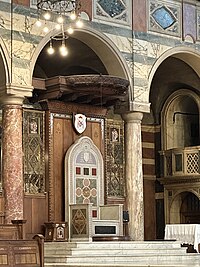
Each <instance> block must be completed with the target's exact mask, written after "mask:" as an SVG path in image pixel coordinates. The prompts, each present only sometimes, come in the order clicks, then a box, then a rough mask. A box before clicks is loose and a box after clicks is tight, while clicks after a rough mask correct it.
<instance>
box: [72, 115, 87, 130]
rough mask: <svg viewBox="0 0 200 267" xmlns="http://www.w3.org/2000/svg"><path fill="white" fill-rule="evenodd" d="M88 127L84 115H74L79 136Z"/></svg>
mask: <svg viewBox="0 0 200 267" xmlns="http://www.w3.org/2000/svg"><path fill="white" fill-rule="evenodd" d="M86 127H87V118H86V116H85V115H83V114H75V115H74V128H75V129H76V131H77V132H78V133H79V134H82V133H83V132H84V131H85V129H86Z"/></svg>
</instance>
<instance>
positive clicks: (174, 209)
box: [169, 188, 200, 224]
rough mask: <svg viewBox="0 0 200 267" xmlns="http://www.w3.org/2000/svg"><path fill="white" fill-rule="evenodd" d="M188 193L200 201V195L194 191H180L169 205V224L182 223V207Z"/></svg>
mask: <svg viewBox="0 0 200 267" xmlns="http://www.w3.org/2000/svg"><path fill="white" fill-rule="evenodd" d="M187 193H192V194H193V195H195V196H196V197H197V198H198V199H199V200H200V195H199V194H197V192H196V191H195V190H193V189H189V188H188V189H187V190H178V191H177V192H176V194H175V195H174V196H173V198H172V200H171V203H170V205H169V222H170V223H171V224H176V223H179V224H180V223H181V213H180V210H181V205H182V203H183V196H185V194H187Z"/></svg>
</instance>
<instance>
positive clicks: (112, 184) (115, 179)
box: [106, 119, 125, 197]
mask: <svg viewBox="0 0 200 267" xmlns="http://www.w3.org/2000/svg"><path fill="white" fill-rule="evenodd" d="M106 157H107V164H106V165H107V170H106V182H107V196H108V197H124V195H125V179H124V177H125V175H124V123H123V121H116V120H111V119H109V120H108V121H107V155H106Z"/></svg>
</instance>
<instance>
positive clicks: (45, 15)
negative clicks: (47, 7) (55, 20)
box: [43, 12, 51, 20]
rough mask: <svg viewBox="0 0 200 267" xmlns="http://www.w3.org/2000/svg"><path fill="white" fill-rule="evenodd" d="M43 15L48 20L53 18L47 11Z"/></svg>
mask: <svg viewBox="0 0 200 267" xmlns="http://www.w3.org/2000/svg"><path fill="white" fill-rule="evenodd" d="M43 17H44V18H45V19H46V20H49V19H50V18H51V15H50V13H49V12H46V13H44V15H43Z"/></svg>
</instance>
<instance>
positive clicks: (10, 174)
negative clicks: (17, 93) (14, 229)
mask: <svg viewBox="0 0 200 267" xmlns="http://www.w3.org/2000/svg"><path fill="white" fill-rule="evenodd" d="M2 128H3V129H2V130H3V131H2V132H3V136H2V178H3V189H4V197H5V223H10V222H11V220H20V219H23V194H24V193H23V192H24V190H23V158H22V106H21V105H15V104H6V105H3V116H2Z"/></svg>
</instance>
